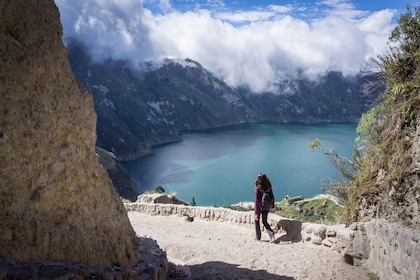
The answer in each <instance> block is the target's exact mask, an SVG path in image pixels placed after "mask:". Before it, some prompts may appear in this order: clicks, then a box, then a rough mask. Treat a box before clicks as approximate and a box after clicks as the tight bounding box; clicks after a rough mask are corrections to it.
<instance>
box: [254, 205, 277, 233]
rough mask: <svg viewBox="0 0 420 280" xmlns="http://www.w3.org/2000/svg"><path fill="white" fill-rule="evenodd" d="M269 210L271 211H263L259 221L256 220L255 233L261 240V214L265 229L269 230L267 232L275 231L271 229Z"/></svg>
mask: <svg viewBox="0 0 420 280" xmlns="http://www.w3.org/2000/svg"><path fill="white" fill-rule="evenodd" d="M268 212H269V211H261V212H260V216H259V217H258V221H255V233H256V234H257V239H258V240H261V227H260V220H261V216H262V223H263V225H264V227H265V229H266V230H267V232H268V231H270V232H273V230H272V229H271V227H270V225H269V224H268V222H267V216H268Z"/></svg>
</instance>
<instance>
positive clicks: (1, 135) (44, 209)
mask: <svg viewBox="0 0 420 280" xmlns="http://www.w3.org/2000/svg"><path fill="white" fill-rule="evenodd" d="M61 38H62V26H61V23H60V15H59V12H58V9H57V7H56V6H55V4H54V1H53V0H37V1H27V0H3V1H1V2H0V66H1V67H0V100H1V102H0V258H14V259H17V260H18V261H21V262H25V261H29V260H34V259H57V260H65V261H71V262H82V263H86V264H88V265H108V266H110V265H121V266H122V265H128V264H131V263H136V262H138V261H139V259H140V253H139V245H138V239H137V237H136V235H135V232H134V230H133V229H132V227H131V225H130V222H129V220H128V217H127V213H126V211H125V209H124V206H123V204H122V202H121V200H120V199H119V197H118V195H117V194H116V192H115V190H114V188H113V186H112V183H111V180H110V179H109V177H108V175H107V173H106V171H105V170H104V169H103V168H102V166H101V165H100V164H99V161H98V158H97V156H96V155H95V142H96V133H95V126H96V115H95V112H94V109H93V100H92V96H91V94H89V93H88V92H86V91H85V90H83V89H82V88H81V87H80V86H79V85H78V82H77V81H76V79H75V77H74V76H73V73H72V71H71V68H70V65H69V62H68V59H67V52H66V49H65V48H64V46H63V44H62V40H61Z"/></svg>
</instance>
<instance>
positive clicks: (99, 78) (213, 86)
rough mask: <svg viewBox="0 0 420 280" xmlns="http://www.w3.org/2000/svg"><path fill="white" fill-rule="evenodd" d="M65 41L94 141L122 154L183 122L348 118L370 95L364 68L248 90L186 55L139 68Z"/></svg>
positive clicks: (138, 150)
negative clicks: (87, 95)
mask: <svg viewBox="0 0 420 280" xmlns="http://www.w3.org/2000/svg"><path fill="white" fill-rule="evenodd" d="M68 48H69V60H70V62H71V64H72V68H73V71H74V72H75V74H76V75H77V76H78V78H79V80H80V81H81V82H82V83H83V84H84V86H85V87H86V88H87V89H88V90H89V91H91V92H92V93H93V96H94V101H95V110H96V112H97V114H98V124H97V133H98V141H97V144H98V146H100V147H102V148H104V149H106V150H109V151H112V152H114V153H115V154H116V155H117V156H118V158H120V159H122V160H132V159H136V158H139V157H142V156H144V155H147V154H148V153H150V147H151V146H153V145H159V144H163V143H168V142H171V141H178V140H180V138H179V132H180V131H183V130H197V129H207V128H213V127H220V126H227V125H232V124H238V123H248V122H262V121H273V122H306V123H313V122H355V121H357V120H358V119H359V118H360V116H361V114H362V113H363V112H365V111H367V110H368V108H369V107H370V105H371V103H372V100H373V99H374V97H375V96H373V95H372V96H364V95H363V94H362V91H363V90H362V86H363V84H364V83H365V82H366V81H368V80H371V79H373V78H374V77H373V76H372V75H366V76H356V77H343V76H342V75H341V74H340V73H334V72H331V73H327V74H326V75H325V76H323V77H320V79H319V80H318V81H312V80H308V79H306V78H305V77H300V78H299V79H290V80H285V81H280V82H279V84H278V88H277V92H276V93H263V94H254V93H252V92H250V91H249V90H247V89H246V88H233V87H230V86H229V85H227V84H226V83H224V82H223V81H222V80H220V79H218V78H216V77H215V76H214V75H213V74H212V73H210V72H209V71H208V70H206V69H205V68H203V67H202V66H201V65H200V64H199V63H197V62H194V61H192V60H189V59H186V60H182V61H173V60H166V61H165V62H163V63H162V65H160V66H159V67H156V66H152V65H148V66H147V67H148V70H144V69H143V70H142V71H140V70H138V69H136V68H134V67H132V66H130V63H129V62H124V61H118V62H116V61H105V62H103V63H93V62H92V61H91V60H90V59H89V57H88V55H87V53H86V52H85V51H84V47H83V46H82V45H81V44H80V43H78V42H77V41H74V40H73V41H69V42H68Z"/></svg>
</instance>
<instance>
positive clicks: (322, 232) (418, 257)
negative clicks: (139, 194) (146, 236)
mask: <svg viewBox="0 0 420 280" xmlns="http://www.w3.org/2000/svg"><path fill="white" fill-rule="evenodd" d="M125 207H126V209H127V211H138V212H142V213H147V214H151V215H162V216H168V215H176V216H181V217H182V216H183V217H186V218H187V219H191V220H193V219H201V220H207V221H217V222H226V223H230V224H234V225H238V226H244V227H247V228H254V219H253V217H254V212H253V211H236V210H232V209H228V208H221V207H199V206H185V205H174V204H160V203H145V202H135V203H125ZM268 222H269V223H270V225H271V226H272V227H273V230H274V231H276V232H277V233H279V232H285V231H286V234H285V235H283V236H282V237H280V241H302V242H306V243H312V244H316V245H324V246H326V247H329V248H331V250H332V251H335V252H338V253H340V254H341V255H343V257H344V260H345V261H346V262H347V263H349V264H351V265H355V266H357V265H361V264H364V265H366V266H367V268H368V269H369V270H371V271H372V272H374V273H375V274H376V275H377V276H379V277H380V279H401V280H403V279H404V280H405V279H420V264H419V262H420V245H419V238H420V231H419V230H415V229H410V228H407V227H405V226H403V225H400V224H395V223H388V222H386V221H385V220H372V221H370V222H365V223H354V224H352V225H350V226H349V227H346V226H345V225H344V224H341V225H323V224H313V223H301V222H299V221H296V220H293V219H288V218H284V217H280V216H278V215H275V214H269V216H268ZM284 236H288V238H283V237H284Z"/></svg>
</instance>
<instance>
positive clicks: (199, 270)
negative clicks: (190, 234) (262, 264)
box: [189, 262, 295, 280]
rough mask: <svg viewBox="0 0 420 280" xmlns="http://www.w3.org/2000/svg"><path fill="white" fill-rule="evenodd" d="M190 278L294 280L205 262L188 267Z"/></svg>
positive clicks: (220, 263) (293, 279)
mask: <svg viewBox="0 0 420 280" xmlns="http://www.w3.org/2000/svg"><path fill="white" fill-rule="evenodd" d="M189 269H190V271H191V278H189V279H194V280H198V279H209V280H211V279H218V280H222V279H223V280H229V279H249V280H260V279H261V280H263V279H270V280H295V278H293V277H289V276H284V275H274V274H271V273H268V272H267V271H265V270H251V269H248V268H242V267H239V265H236V264H228V263H224V262H206V263H203V264H197V265H191V266H189Z"/></svg>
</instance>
